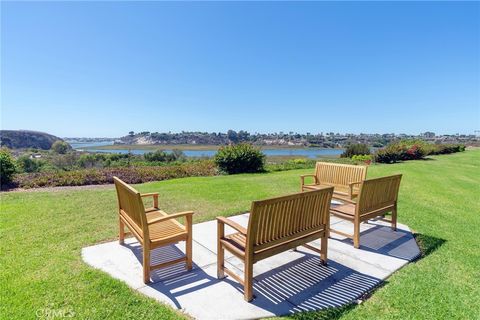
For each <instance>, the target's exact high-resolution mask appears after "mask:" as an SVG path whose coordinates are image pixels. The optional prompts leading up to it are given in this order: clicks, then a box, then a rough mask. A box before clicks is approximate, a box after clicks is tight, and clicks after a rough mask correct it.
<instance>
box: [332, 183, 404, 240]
mask: <svg viewBox="0 0 480 320" xmlns="http://www.w3.org/2000/svg"><path fill="white" fill-rule="evenodd" d="M401 179H402V175H401V174H399V175H393V176H388V177H382V178H377V179H369V180H365V181H363V182H362V183H361V184H360V191H359V195H358V198H357V199H356V200H357V201H356V202H354V201H352V200H348V199H344V198H338V197H337V199H339V200H340V201H342V202H343V204H341V205H338V206H332V208H331V209H330V213H331V214H332V215H334V216H337V217H339V218H342V219H345V220H348V221H352V222H353V235H350V234H347V233H344V232H341V231H338V230H335V229H333V228H330V231H331V232H334V233H338V234H340V235H342V236H344V237H347V238H350V239H353V246H354V247H355V248H359V247H360V223H361V222H363V221H368V220H369V219H372V218H375V217H381V218H380V220H384V221H387V222H390V223H391V225H392V229H393V230H396V228H397V198H398V190H399V187H400V180H401ZM333 198H336V197H335V195H334V196H333ZM389 212H391V213H392V217H391V219H390V220H386V219H385V214H387V213H389Z"/></svg>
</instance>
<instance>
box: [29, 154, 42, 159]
mask: <svg viewBox="0 0 480 320" xmlns="http://www.w3.org/2000/svg"><path fill="white" fill-rule="evenodd" d="M41 157H42V155H41V154H40V153H32V154H31V155H30V159H39V158H41Z"/></svg>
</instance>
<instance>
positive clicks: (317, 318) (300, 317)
mask: <svg viewBox="0 0 480 320" xmlns="http://www.w3.org/2000/svg"><path fill="white" fill-rule="evenodd" d="M356 306H357V304H355V303H350V304H347V305H344V306H341V307H338V308H328V309H324V310H320V311H311V312H302V313H296V314H293V315H291V316H289V319H294V320H334V319H340V318H341V317H343V316H344V315H346V314H347V313H349V312H350V311H352V310H353V309H355V307H356Z"/></svg>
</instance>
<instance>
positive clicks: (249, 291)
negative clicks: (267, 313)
mask: <svg viewBox="0 0 480 320" xmlns="http://www.w3.org/2000/svg"><path fill="white" fill-rule="evenodd" d="M243 290H244V297H245V301H248V302H250V301H252V300H253V264H252V263H251V262H250V261H248V260H247V261H245V281H244V286H243Z"/></svg>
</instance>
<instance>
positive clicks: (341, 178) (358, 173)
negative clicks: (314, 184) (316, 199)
mask: <svg viewBox="0 0 480 320" xmlns="http://www.w3.org/2000/svg"><path fill="white" fill-rule="evenodd" d="M315 175H316V176H317V179H318V181H319V183H322V184H328V185H341V186H348V184H349V183H351V182H360V181H363V180H365V179H366V177H367V167H366V166H354V165H350V164H340V163H330V162H317V164H316V166H315Z"/></svg>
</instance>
